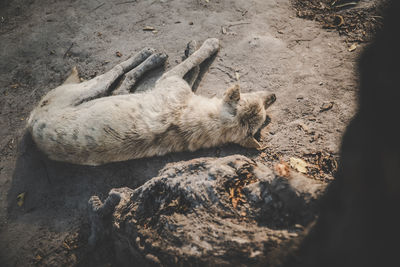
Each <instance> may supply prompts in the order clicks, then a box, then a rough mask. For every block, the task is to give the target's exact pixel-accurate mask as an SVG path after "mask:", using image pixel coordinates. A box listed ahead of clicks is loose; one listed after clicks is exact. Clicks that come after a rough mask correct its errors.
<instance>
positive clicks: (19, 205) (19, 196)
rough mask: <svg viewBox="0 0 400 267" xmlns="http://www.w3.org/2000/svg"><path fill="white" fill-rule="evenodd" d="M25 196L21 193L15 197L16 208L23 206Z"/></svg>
mask: <svg viewBox="0 0 400 267" xmlns="http://www.w3.org/2000/svg"><path fill="white" fill-rule="evenodd" d="M25 195H26V193H25V192H24V193H21V194H19V195H18V196H17V205H18V207H21V206H22V205H24V201H25Z"/></svg>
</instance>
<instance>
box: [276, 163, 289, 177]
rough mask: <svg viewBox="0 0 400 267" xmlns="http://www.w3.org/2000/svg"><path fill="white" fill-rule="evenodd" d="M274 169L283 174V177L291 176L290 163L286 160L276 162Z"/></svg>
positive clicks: (280, 174)
mask: <svg viewBox="0 0 400 267" xmlns="http://www.w3.org/2000/svg"><path fill="white" fill-rule="evenodd" d="M274 169H275V171H276V173H277V174H278V175H279V176H282V177H289V176H290V169H289V165H288V164H287V163H286V162H284V161H283V160H281V162H280V163H278V164H276V165H275V167H274Z"/></svg>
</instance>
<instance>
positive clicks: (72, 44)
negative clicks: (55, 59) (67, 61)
mask: <svg viewBox="0 0 400 267" xmlns="http://www.w3.org/2000/svg"><path fill="white" fill-rule="evenodd" d="M73 46H74V43H71V45H70V46H69V48H68V49H67V51H65V53H64V56H63V58H66V57H67V56H69V51H71V49H72V47H73Z"/></svg>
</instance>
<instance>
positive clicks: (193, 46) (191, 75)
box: [183, 40, 200, 90]
mask: <svg viewBox="0 0 400 267" xmlns="http://www.w3.org/2000/svg"><path fill="white" fill-rule="evenodd" d="M197 49H198V45H197V42H196V41H195V40H192V41H190V42H189V43H188V44H187V46H186V49H185V56H186V58H188V57H190V56H191V55H193V53H194V52H196V50H197ZM199 73H200V66H195V67H194V68H193V69H191V70H190V71H189V72H188V73H186V74H185V76H184V77H183V79H184V80H185V81H186V82H187V83H188V84H189V86H190V88H192V90H193V85H194V83H195V81H196V80H197V77H198V76H199Z"/></svg>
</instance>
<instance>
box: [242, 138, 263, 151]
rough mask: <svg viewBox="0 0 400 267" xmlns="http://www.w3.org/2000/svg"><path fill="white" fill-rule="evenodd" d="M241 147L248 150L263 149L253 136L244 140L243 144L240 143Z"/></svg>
mask: <svg viewBox="0 0 400 267" xmlns="http://www.w3.org/2000/svg"><path fill="white" fill-rule="evenodd" d="M240 145H241V146H243V147H246V148H255V149H260V148H261V145H260V143H259V142H258V141H257V140H256V139H255V138H254V137H253V136H249V137H247V138H246V139H244V140H243V141H242V142H240Z"/></svg>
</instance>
